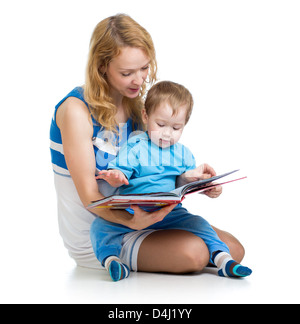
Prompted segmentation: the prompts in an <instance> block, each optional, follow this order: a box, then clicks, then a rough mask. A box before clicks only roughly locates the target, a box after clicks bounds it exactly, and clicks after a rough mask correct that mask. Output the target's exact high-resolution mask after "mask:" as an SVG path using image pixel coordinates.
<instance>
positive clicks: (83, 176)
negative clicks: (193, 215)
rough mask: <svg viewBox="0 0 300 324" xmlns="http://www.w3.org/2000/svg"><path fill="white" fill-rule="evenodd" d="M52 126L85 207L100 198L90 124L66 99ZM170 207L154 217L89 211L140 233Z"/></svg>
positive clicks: (79, 107) (81, 107)
mask: <svg viewBox="0 0 300 324" xmlns="http://www.w3.org/2000/svg"><path fill="white" fill-rule="evenodd" d="M56 122H57V125H58V127H59V128H60V131H61V135H62V142H63V149H64V155H65V159H66V163H67V166H68V169H69V172H70V174H71V177H72V179H73V181H74V184H75V187H76V189H77V192H78V195H79V197H80V199H81V201H82V203H83V205H84V206H85V207H87V206H88V205H89V204H90V203H91V202H92V201H95V200H99V199H102V198H104V196H103V195H102V194H101V193H100V192H99V190H98V184H97V181H96V179H95V170H96V161H95V153H94V149H93V143H92V137H93V124H92V120H91V117H90V114H89V111H88V109H87V107H86V106H85V104H84V103H83V102H82V101H81V100H79V99H77V98H73V97H71V98H68V99H67V100H66V101H65V102H64V103H63V104H62V105H61V106H60V108H59V109H58V111H57V115H56ZM173 208H174V205H172V206H169V207H166V208H163V209H161V210H159V211H157V212H154V213H145V212H144V211H142V210H141V209H139V208H135V214H134V216H132V215H130V214H129V213H127V212H126V211H121V210H120V211H119V210H118V211H114V210H111V209H105V210H99V209H97V208H95V209H93V210H91V211H92V212H93V213H94V214H96V215H98V216H100V217H102V218H104V219H105V220H108V221H110V222H114V223H118V224H122V225H125V226H127V227H130V228H132V229H143V228H146V227H148V226H150V225H152V224H154V223H156V222H158V221H161V220H162V219H163V218H164V217H165V216H166V215H167V214H168V213H169V212H170V211H171V210H172V209H173Z"/></svg>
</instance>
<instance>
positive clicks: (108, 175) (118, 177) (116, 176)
mask: <svg viewBox="0 0 300 324" xmlns="http://www.w3.org/2000/svg"><path fill="white" fill-rule="evenodd" d="M96 179H103V180H105V181H107V182H108V183H109V184H110V185H111V186H112V187H115V188H117V187H121V186H123V185H129V182H128V179H127V178H126V176H125V175H124V173H123V172H122V171H120V170H102V171H100V172H99V175H98V176H97V177H96Z"/></svg>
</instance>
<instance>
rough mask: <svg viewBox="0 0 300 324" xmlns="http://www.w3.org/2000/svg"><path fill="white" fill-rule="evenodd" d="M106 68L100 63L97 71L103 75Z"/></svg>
mask: <svg viewBox="0 0 300 324" xmlns="http://www.w3.org/2000/svg"><path fill="white" fill-rule="evenodd" d="M106 70H107V68H106V67H105V66H104V65H100V67H99V72H100V74H101V75H105V73H106Z"/></svg>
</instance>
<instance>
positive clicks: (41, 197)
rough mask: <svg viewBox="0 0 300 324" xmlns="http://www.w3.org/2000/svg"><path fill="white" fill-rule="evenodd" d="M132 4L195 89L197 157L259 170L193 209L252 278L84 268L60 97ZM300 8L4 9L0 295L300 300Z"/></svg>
mask: <svg viewBox="0 0 300 324" xmlns="http://www.w3.org/2000/svg"><path fill="white" fill-rule="evenodd" d="M120 12H123V13H127V14H129V15H131V16H132V18H134V19H135V20H137V21H138V22H139V23H140V24H141V25H142V26H144V27H145V28H146V29H147V30H148V31H149V32H150V34H151V35H152V38H153V41H154V43H155V46H156V51H157V60H158V68H159V70H158V71H159V73H158V76H159V79H161V80H166V79H169V80H173V81H176V82H180V83H182V84H184V85H185V86H186V87H188V88H189V89H190V90H191V92H192V93H193V96H194V100H195V108H194V112H193V115H192V119H191V121H190V122H189V124H188V126H187V128H186V130H185V133H184V135H183V138H182V143H184V144H186V145H187V146H188V147H190V149H191V150H192V151H193V152H194V155H195V157H196V159H197V161H198V164H200V163H203V162H207V163H209V164H210V165H212V166H213V167H214V168H215V169H216V171H217V173H222V172H227V171H231V170H233V169H236V168H239V169H241V172H240V173H241V175H247V176H248V179H247V180H243V181H242V182H240V183H236V184H229V185H227V186H226V187H224V193H223V195H222V196H221V197H220V198H218V199H216V200H211V199H208V198H206V197H203V196H196V197H194V196H193V197H190V198H188V199H187V200H186V204H185V205H186V206H187V207H188V208H189V209H190V210H191V211H193V212H195V213H198V214H200V215H202V216H204V217H205V218H206V219H208V220H209V221H210V222H211V223H212V224H213V225H215V226H217V227H220V228H222V229H225V230H228V231H229V232H231V233H233V234H234V235H235V236H237V237H238V238H239V239H240V241H241V242H242V243H243V245H244V246H245V248H246V257H245V260H244V264H245V265H247V266H249V267H251V268H252V269H253V275H252V276H251V277H249V278H247V279H245V280H230V279H223V278H218V277H216V276H214V275H212V274H209V273H203V274H197V275H192V276H171V275H157V274H142V273H137V274H132V275H131V277H130V278H129V279H127V280H124V281H123V282H120V283H117V284H115V283H111V282H110V281H109V280H108V278H107V275H106V274H105V273H102V272H99V271H92V270H84V269H77V268H76V267H75V266H74V263H73V261H72V260H71V259H70V258H69V257H68V255H67V252H66V250H65V249H64V247H63V244H62V241H61V239H60V237H59V234H58V227H57V218H56V217H57V216H56V197H55V191H54V186H53V175H52V170H51V163H50V153H49V127H50V121H51V118H52V114H53V111H54V106H55V105H56V104H57V102H58V101H60V100H61V99H62V98H63V97H64V96H65V95H66V94H67V93H68V92H69V91H70V90H72V89H73V88H74V87H76V86H78V85H82V84H83V83H84V74H85V66H86V61H87V53H88V46H89V40H90V37H91V34H92V31H93V29H94V27H95V26H96V24H97V23H98V22H99V21H100V20H102V19H104V18H106V17H108V16H110V15H114V14H116V13H120ZM299 17H300V4H299V1H290V0H284V1H278V0H272V1H267V0H259V1H258V0H251V1H244V0H236V1H227V0H222V1H220V0H215V1H201V0H200V1H199V0H187V1H182V0H180V1H177V0H172V1H169V0H163V1H155V0H152V1H150V2H146V1H135V0H133V1H130V0H128V1H123V0H116V1H115V0H114V1H102V0H98V1H93V0H85V1H78V0H59V1H57V0H52V1H33V0H27V1H17V0H15V1H8V2H5V4H4V3H1V8H0V33H1V50H0V56H1V59H0V82H1V84H0V91H1V127H0V132H1V136H0V140H1V180H0V183H1V189H2V190H1V206H2V208H1V217H0V249H1V250H0V251H1V252H0V302H1V303H67V302H75V303H84V302H96V303H105V302H108V303H113V302H117V303H118V302H119V303H124V302H126V303H139V302H141V303H144V302H145V303H176V302H178V303H206V302H208V303H210V302H221V303H222V302H229V303H230V302H233V303H244V302H249V303H299V302H300V297H299V293H298V292H297V291H298V288H299V285H300V279H299V278H300V276H299V273H298V272H299V268H300V261H299V247H300V246H299V225H300V221H299V217H300V212H299V209H300V208H299V192H300V190H299V183H300V182H299V180H300V177H299V167H298V166H299V163H300V158H299V139H300V132H299V114H298V111H299V108H300V92H299V90H300V59H299V57H300V20H299Z"/></svg>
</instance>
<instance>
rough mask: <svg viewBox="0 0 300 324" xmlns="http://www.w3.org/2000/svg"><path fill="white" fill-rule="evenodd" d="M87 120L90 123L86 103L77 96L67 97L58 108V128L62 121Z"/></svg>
mask: <svg viewBox="0 0 300 324" xmlns="http://www.w3.org/2000/svg"><path fill="white" fill-rule="evenodd" d="M84 120H88V121H89V123H91V116H90V112H89V110H88V108H87V106H86V104H85V103H84V102H83V101H82V100H81V99H79V98H77V97H68V98H67V99H66V100H65V101H64V102H63V103H62V104H61V105H60V106H59V108H58V110H57V113H56V123H57V126H58V127H59V128H61V127H60V126H61V125H62V123H65V122H76V121H81V122H83V121H84Z"/></svg>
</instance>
